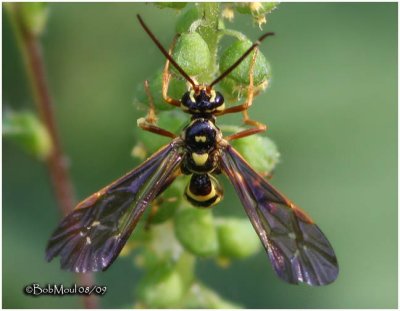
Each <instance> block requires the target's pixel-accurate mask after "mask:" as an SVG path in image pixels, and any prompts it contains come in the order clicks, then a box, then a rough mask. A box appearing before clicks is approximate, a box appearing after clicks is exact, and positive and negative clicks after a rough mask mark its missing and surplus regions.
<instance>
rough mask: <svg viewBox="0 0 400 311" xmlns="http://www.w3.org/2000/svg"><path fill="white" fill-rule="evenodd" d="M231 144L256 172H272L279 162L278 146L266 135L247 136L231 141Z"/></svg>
mask: <svg viewBox="0 0 400 311" xmlns="http://www.w3.org/2000/svg"><path fill="white" fill-rule="evenodd" d="M232 145H233V146H234V147H235V148H236V149H237V150H238V151H239V152H240V154H241V155H242V156H243V157H244V158H245V159H246V160H247V161H248V162H249V164H250V165H251V166H252V167H253V168H254V169H255V170H256V171H257V172H261V173H264V174H268V173H270V172H272V170H273V169H274V168H275V166H276V164H277V163H278V162H279V157H280V154H279V152H278V148H277V147H276V145H275V143H274V142H273V141H272V140H271V139H269V138H268V137H266V136H261V135H252V136H248V137H245V138H243V139H237V140H235V141H233V142H232Z"/></svg>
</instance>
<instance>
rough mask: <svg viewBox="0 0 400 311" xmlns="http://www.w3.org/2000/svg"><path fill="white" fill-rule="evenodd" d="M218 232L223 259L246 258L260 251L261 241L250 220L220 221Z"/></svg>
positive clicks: (227, 219)
mask: <svg viewBox="0 0 400 311" xmlns="http://www.w3.org/2000/svg"><path fill="white" fill-rule="evenodd" d="M217 232H218V241H219V245H220V255H222V256H223V257H229V258H245V257H248V256H251V255H254V254H255V253H257V252H258V250H259V249H260V245H261V244H260V241H259V239H258V237H257V234H256V233H255V232H254V229H253V227H252V225H251V224H250V222H249V220H248V219H236V218H226V219H225V218H224V219H219V220H218V226H217Z"/></svg>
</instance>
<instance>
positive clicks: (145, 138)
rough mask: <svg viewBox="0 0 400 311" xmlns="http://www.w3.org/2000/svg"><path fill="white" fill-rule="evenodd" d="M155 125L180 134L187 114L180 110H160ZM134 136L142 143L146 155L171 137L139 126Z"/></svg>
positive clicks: (167, 141)
mask: <svg viewBox="0 0 400 311" xmlns="http://www.w3.org/2000/svg"><path fill="white" fill-rule="evenodd" d="M157 117H158V122H157V125H158V126H159V127H161V128H164V129H166V130H168V131H170V132H173V133H176V134H177V135H179V134H180V130H181V129H182V127H183V125H184V124H185V123H186V122H187V116H186V115H185V114H184V113H183V112H182V111H180V110H171V111H162V112H160V113H158V114H157ZM135 138H136V140H137V141H139V142H141V143H142V144H143V145H144V148H145V151H147V155H150V154H152V153H154V152H155V151H157V150H158V149H159V148H160V147H161V146H163V145H165V144H167V143H169V142H170V141H171V138H168V137H164V136H161V135H156V134H154V133H150V132H148V131H144V130H142V129H140V128H139V127H138V128H137V129H136V130H135Z"/></svg>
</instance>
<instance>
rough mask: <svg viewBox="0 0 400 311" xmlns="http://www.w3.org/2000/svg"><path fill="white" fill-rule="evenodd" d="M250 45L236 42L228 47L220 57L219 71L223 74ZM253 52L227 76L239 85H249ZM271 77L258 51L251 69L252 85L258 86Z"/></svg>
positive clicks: (267, 66)
mask: <svg viewBox="0 0 400 311" xmlns="http://www.w3.org/2000/svg"><path fill="white" fill-rule="evenodd" d="M251 45H252V42H251V41H248V40H238V41H235V42H234V43H233V44H232V45H230V46H229V47H228V48H227V49H226V50H225V52H224V53H223V54H222V56H221V61H220V71H221V72H224V71H225V70H226V69H228V68H229V67H230V66H231V65H232V64H233V63H234V62H235V61H237V60H238V59H239V57H241V56H242V55H243V53H244V52H246V50H247V49H248V48H249V47H250V46H251ZM253 55H254V52H252V53H250V55H248V56H247V57H246V58H245V60H243V61H242V63H241V64H240V65H239V66H237V67H236V68H235V69H234V70H233V71H232V72H231V73H230V74H229V75H228V77H230V78H231V79H233V80H234V81H236V82H238V83H239V84H245V85H248V84H249V83H250V79H249V72H250V64H251V61H252V57H253ZM270 77H271V73H270V66H269V64H268V62H267V60H266V59H265V57H264V55H263V54H262V53H261V52H260V51H258V54H257V58H256V62H255V64H254V68H253V78H254V85H255V86H257V85H260V84H261V83H263V82H265V81H266V80H269V79H270Z"/></svg>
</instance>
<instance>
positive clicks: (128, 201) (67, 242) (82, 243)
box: [46, 138, 182, 272]
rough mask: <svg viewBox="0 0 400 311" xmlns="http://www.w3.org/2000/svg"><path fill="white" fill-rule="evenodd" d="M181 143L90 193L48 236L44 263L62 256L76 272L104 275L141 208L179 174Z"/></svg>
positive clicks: (125, 239) (168, 147)
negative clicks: (101, 273)
mask: <svg viewBox="0 0 400 311" xmlns="http://www.w3.org/2000/svg"><path fill="white" fill-rule="evenodd" d="M180 145H181V142H180V140H179V138H178V139H175V140H174V141H172V142H171V143H170V144H169V145H167V146H165V147H163V148H162V149H160V150H159V151H158V152H157V153H155V154H154V155H153V156H152V157H150V158H149V159H148V160H147V161H145V162H144V163H143V164H142V165H140V166H139V167H137V168H136V169H134V170H133V171H131V172H130V173H128V174H126V175H125V176H123V177H121V178H120V179H118V180H116V181H115V182H113V183H112V184H111V185H109V186H107V187H105V188H103V189H101V190H100V191H98V192H96V193H94V194H93V195H91V196H90V197H88V198H87V199H85V200H84V201H82V202H81V203H80V204H78V206H77V207H76V208H75V209H74V210H73V211H72V212H71V213H70V214H69V215H68V216H66V217H65V218H64V219H63V220H62V221H61V223H60V225H59V226H58V228H57V229H56V230H55V231H54V233H53V235H52V236H51V238H50V240H49V242H48V245H47V249H46V259H47V260H48V261H50V260H52V259H53V258H54V257H55V256H58V255H59V256H60V257H61V267H62V268H63V269H67V270H70V271H75V272H87V271H99V270H106V269H107V268H108V267H109V266H110V265H111V263H112V262H113V261H114V260H115V259H116V257H117V256H118V254H119V253H120V251H121V249H122V247H123V246H124V245H125V243H126V241H127V239H128V238H129V236H130V234H131V233H132V231H133V229H134V228H135V226H136V223H137V222H138V220H139V218H140V216H141V215H142V214H143V212H144V210H145V209H146V207H147V206H148V205H149V203H151V201H153V200H154V198H155V197H156V196H158V195H159V194H160V193H161V192H162V191H163V190H164V189H165V188H166V187H168V185H169V184H170V183H171V182H172V181H173V180H174V179H175V177H176V176H177V175H178V174H179V173H180V170H179V164H180V162H181V160H182V151H181V148H180Z"/></svg>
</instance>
